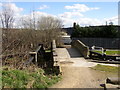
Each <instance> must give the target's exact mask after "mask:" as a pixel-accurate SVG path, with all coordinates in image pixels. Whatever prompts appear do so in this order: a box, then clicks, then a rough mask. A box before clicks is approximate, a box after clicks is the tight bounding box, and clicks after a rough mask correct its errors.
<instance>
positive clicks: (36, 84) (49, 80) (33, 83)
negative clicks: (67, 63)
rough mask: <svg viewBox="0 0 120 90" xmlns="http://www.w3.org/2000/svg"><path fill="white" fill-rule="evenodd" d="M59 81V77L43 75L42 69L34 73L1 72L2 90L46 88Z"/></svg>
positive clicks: (18, 71)
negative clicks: (3, 89)
mask: <svg viewBox="0 0 120 90" xmlns="http://www.w3.org/2000/svg"><path fill="white" fill-rule="evenodd" d="M60 79H61V76H56V75H44V71H43V70H42V69H38V70H37V71H35V72H28V71H26V70H16V69H15V70H3V71H2V87H3V88H48V87H50V86H51V85H53V84H55V83H57V82H58V81H59V80H60Z"/></svg>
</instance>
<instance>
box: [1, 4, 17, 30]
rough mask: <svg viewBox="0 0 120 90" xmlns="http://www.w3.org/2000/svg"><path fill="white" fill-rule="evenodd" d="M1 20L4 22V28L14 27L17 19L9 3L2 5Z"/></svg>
mask: <svg viewBox="0 0 120 90" xmlns="http://www.w3.org/2000/svg"><path fill="white" fill-rule="evenodd" d="M0 20H1V24H2V28H6V29H8V28H12V27H13V22H14V20H15V18H14V10H13V9H12V7H11V6H10V5H9V4H3V5H2V11H1V13H0Z"/></svg>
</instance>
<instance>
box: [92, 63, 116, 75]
mask: <svg viewBox="0 0 120 90" xmlns="http://www.w3.org/2000/svg"><path fill="white" fill-rule="evenodd" d="M91 68H92V69H94V70H99V71H105V72H110V73H118V67H115V66H106V65H100V64H97V65H96V66H95V67H91Z"/></svg>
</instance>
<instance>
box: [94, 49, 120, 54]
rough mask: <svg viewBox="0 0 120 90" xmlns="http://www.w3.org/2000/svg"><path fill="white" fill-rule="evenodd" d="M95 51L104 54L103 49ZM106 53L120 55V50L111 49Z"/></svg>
mask: <svg viewBox="0 0 120 90" xmlns="http://www.w3.org/2000/svg"><path fill="white" fill-rule="evenodd" d="M94 51H95V52H98V53H101V54H102V51H98V50H94ZM106 54H107V55H120V51H114V50H110V51H106Z"/></svg>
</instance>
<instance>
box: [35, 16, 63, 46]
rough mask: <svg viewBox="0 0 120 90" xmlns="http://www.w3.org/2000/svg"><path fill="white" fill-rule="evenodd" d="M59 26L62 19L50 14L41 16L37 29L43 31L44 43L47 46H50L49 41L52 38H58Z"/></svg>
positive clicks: (60, 26)
mask: <svg viewBox="0 0 120 90" xmlns="http://www.w3.org/2000/svg"><path fill="white" fill-rule="evenodd" d="M61 28H62V21H61V20H60V19H58V18H56V17H52V16H43V17H41V18H40V19H39V20H38V23H37V29H38V30H43V31H44V43H46V45H48V47H49V46H50V42H51V41H52V40H54V39H55V40H56V41H58V40H59V38H60V30H61Z"/></svg>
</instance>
